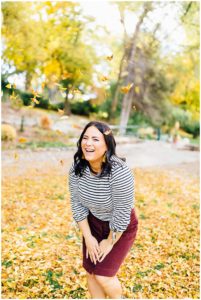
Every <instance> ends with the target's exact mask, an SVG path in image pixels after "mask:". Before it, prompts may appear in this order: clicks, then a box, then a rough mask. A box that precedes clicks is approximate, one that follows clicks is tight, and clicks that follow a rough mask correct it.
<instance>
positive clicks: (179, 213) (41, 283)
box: [2, 165, 199, 299]
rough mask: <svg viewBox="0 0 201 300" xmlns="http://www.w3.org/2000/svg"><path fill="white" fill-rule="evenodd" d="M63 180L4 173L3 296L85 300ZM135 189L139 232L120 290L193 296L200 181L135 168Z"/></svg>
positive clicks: (195, 290)
mask: <svg viewBox="0 0 201 300" xmlns="http://www.w3.org/2000/svg"><path fill="white" fill-rule="evenodd" d="M57 167H58V169H59V170H60V167H61V165H58V166H57ZM56 170H57V169H56ZM175 172H176V171H175ZM66 179H67V176H64V175H61V174H60V173H59V171H58V172H57V171H55V170H53V169H52V172H48V173H46V174H43V173H42V172H37V176H36V175H35V170H34V169H33V170H32V171H31V169H30V170H29V172H28V173H27V175H26V176H18V177H17V176H16V177H12V180H10V177H4V178H3V184H2V187H3V189H2V196H3V200H2V210H3V216H2V285H3V286H2V298H7V299H8V298H17V299H28V298H46V299H48V298H51V299H52V298H57V299H62V298H67V299H73V298H80V299H84V298H89V293H88V291H87V284H86V277H85V271H84V269H83V268H82V260H81V247H82V243H81V242H82V237H81V234H80V231H79V230H78V227H77V225H75V222H74V221H73V219H72V214H71V210H70V200H69V192H68V188H67V180H66ZM135 191H136V200H135V209H136V214H137V216H138V219H139V227H138V228H139V229H138V233H137V238H136V240H135V243H134V245H133V247H132V249H131V251H130V254H129V256H128V257H127V258H126V260H125V262H124V264H123V265H122V267H121V269H120V271H119V274H118V277H119V279H120V281H121V283H122V286H123V291H124V295H125V296H126V297H127V298H132V299H133V298H135V299H140V298H148V299H151V298H157V299H161V298H163V299H167V298H177V299H184V298H194V299H195V298H199V183H198V180H196V179H192V180H190V179H188V181H182V179H181V178H177V177H175V176H170V175H169V174H168V173H167V172H165V171H164V172H163V171H158V170H157V171H153V170H152V171H147V170H140V169H137V170H136V171H135Z"/></svg>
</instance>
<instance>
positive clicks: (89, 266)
mask: <svg viewBox="0 0 201 300" xmlns="http://www.w3.org/2000/svg"><path fill="white" fill-rule="evenodd" d="M88 223H89V227H90V229H91V233H92V235H93V236H94V237H95V238H96V239H97V241H98V243H100V242H101V241H102V240H103V239H106V238H107V237H108V235H109V233H110V228H109V221H101V220H100V219H98V218H96V217H95V216H94V215H92V213H91V212H90V213H89V215H88ZM137 230H138V218H137V216H136V213H135V210H134V209H132V211H131V220H130V223H129V225H128V227H127V229H126V230H125V231H124V232H123V234H122V236H121V237H120V239H119V240H118V241H117V242H116V243H115V244H114V246H113V248H112V250H111V251H110V252H109V253H108V255H107V256H106V257H105V258H104V260H103V261H102V262H98V261H97V262H96V265H95V264H94V263H93V262H92V261H91V260H90V257H88V258H86V244H85V240H84V238H83V247H82V250H83V267H84V269H85V270H86V271H87V272H88V273H90V274H96V275H101V276H107V277H113V276H115V275H116V273H117V272H118V270H119V268H120V266H121V264H122V262H123V261H124V259H125V258H126V256H127V254H128V252H129V250H130V249H131V247H132V245H133V242H134V240H135V238H136V234H137Z"/></svg>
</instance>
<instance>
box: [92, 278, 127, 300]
mask: <svg viewBox="0 0 201 300" xmlns="http://www.w3.org/2000/svg"><path fill="white" fill-rule="evenodd" d="M95 278H96V281H97V282H98V283H99V284H100V286H101V287H102V288H103V290H104V291H105V293H106V294H107V296H109V298H112V299H121V297H122V288H121V284H120V282H119V280H118V278H117V276H114V277H105V276H100V275H95Z"/></svg>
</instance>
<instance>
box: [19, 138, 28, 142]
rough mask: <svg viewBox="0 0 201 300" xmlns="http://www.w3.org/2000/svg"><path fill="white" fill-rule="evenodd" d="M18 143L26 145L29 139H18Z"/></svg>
mask: <svg viewBox="0 0 201 300" xmlns="http://www.w3.org/2000/svg"><path fill="white" fill-rule="evenodd" d="M18 142H19V143H26V142H27V139H26V138H25V137H20V138H19V139H18Z"/></svg>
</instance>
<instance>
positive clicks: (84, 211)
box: [69, 166, 89, 222]
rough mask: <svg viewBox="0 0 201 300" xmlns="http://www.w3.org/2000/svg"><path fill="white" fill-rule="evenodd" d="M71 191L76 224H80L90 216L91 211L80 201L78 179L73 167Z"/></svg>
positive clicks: (70, 172)
mask: <svg viewBox="0 0 201 300" xmlns="http://www.w3.org/2000/svg"><path fill="white" fill-rule="evenodd" d="M69 191H70V200H71V210H72V214H73V218H74V220H75V221H76V222H80V221H82V220H84V219H85V218H86V217H87V216H88V214H89V210H88V208H86V207H84V206H83V205H82V203H81V202H80V200H79V192H78V178H77V176H76V175H75V173H74V167H73V166H72V167H71V169H70V171H69Z"/></svg>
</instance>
